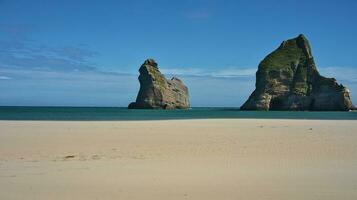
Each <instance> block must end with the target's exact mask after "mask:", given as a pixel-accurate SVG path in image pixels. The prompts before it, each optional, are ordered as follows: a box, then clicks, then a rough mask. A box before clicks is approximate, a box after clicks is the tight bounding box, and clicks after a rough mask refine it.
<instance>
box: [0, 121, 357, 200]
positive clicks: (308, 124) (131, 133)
mask: <svg viewBox="0 0 357 200" xmlns="http://www.w3.org/2000/svg"><path fill="white" fill-rule="evenodd" d="M356 133H357V122H356V121H332V120H325V121H321V120H256V119H230V120H226V119H220V120H213V119H212V120H172V121H129V122H124V121H112V122H109V121H107V122H98V121H96V122H59V121H0V199H4V200H7V199H9V200H10V199H11V200H17V199H19V200H20V199H21V200H23V199H27V200H31V199H36V200H45V199H46V200H48V199H58V200H59V199H61V200H63V199H76V200H81V199H83V200H84V199H85V200H91V199H108V200H109V199H146V200H151V199H152V200H154V199H155V200H157V199H205V200H210V199H221V200H222V199H223V200H224V199H232V200H233V199H234V200H236V199H259V200H262V199H272V200H273V199H274V200H279V199H281V200H283V199H284V200H286V199H289V200H290V199H293V200H295V199H296V200H301V199H311V200H318V199H321V200H322V199H323V200H327V199H336V200H337V199H357V171H356V169H357V134H356Z"/></svg>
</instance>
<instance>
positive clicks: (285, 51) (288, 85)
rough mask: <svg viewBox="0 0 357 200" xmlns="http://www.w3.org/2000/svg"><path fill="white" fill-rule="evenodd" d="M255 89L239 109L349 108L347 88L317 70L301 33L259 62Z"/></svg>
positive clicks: (339, 109) (350, 102) (308, 46)
mask: <svg viewBox="0 0 357 200" xmlns="http://www.w3.org/2000/svg"><path fill="white" fill-rule="evenodd" d="M255 87H256V89H255V90H254V92H253V93H252V94H251V95H250V97H249V99H248V100H247V101H246V102H245V103H244V104H243V106H242V107H241V109H242V110H311V111H348V110H351V109H353V108H354V106H353V105H352V101H351V97H350V93H349V90H348V89H347V88H346V87H344V86H343V85H341V84H338V83H337V82H336V79H334V78H326V77H323V76H321V75H320V74H319V72H318V71H317V68H316V65H315V62H314V58H313V56H312V53H311V47H310V44H309V42H308V40H307V39H306V38H305V36H304V35H302V34H301V35H299V36H298V37H296V38H294V39H290V40H287V41H283V42H282V43H281V45H280V46H279V48H278V49H276V50H275V51H273V52H272V53H270V54H269V55H268V56H267V57H265V58H264V60H263V61H262V62H261V63H260V64H259V67H258V71H257V73H256V84H255Z"/></svg>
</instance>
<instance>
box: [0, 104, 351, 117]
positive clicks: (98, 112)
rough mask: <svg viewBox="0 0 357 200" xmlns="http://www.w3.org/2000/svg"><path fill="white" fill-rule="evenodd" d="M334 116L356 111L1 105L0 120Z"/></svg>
mask: <svg viewBox="0 0 357 200" xmlns="http://www.w3.org/2000/svg"><path fill="white" fill-rule="evenodd" d="M234 118H246V119H337V120H357V112H354V111H353V112H288V111H269V112H266V111H240V110H239V109H238V108H218V107H214V108H192V109H189V110H129V109H127V108H119V107H19V106H17V107H0V120H167V119H234Z"/></svg>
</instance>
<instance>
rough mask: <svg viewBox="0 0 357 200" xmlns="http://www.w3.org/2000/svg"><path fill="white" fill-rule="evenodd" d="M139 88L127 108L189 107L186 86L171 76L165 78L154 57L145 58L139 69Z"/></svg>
mask: <svg viewBox="0 0 357 200" xmlns="http://www.w3.org/2000/svg"><path fill="white" fill-rule="evenodd" d="M139 72H140V75H139V82H140V90H139V93H138V96H137V98H136V101H135V102H132V103H130V104H129V106H128V108H129V109H186V108H189V107H190V103H189V95H188V88H187V87H186V86H185V85H184V84H183V82H182V81H181V80H180V79H178V78H176V77H173V78H172V79H171V80H167V79H166V78H165V76H164V75H163V74H161V72H160V71H159V68H158V64H157V63H156V62H155V60H154V59H147V60H145V62H144V63H143V64H142V65H141V67H140V69H139Z"/></svg>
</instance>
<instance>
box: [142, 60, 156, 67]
mask: <svg viewBox="0 0 357 200" xmlns="http://www.w3.org/2000/svg"><path fill="white" fill-rule="evenodd" d="M143 65H150V66H153V67H156V68H157V63H156V61H155V60H154V59H152V58H149V59H146V60H145V62H144V63H143Z"/></svg>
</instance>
